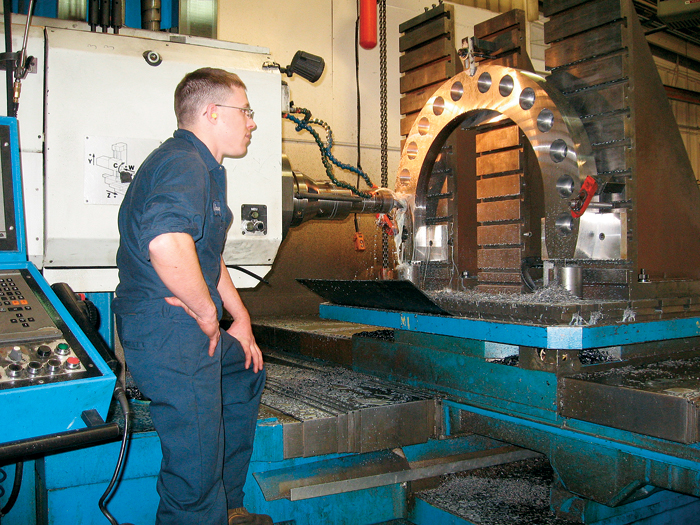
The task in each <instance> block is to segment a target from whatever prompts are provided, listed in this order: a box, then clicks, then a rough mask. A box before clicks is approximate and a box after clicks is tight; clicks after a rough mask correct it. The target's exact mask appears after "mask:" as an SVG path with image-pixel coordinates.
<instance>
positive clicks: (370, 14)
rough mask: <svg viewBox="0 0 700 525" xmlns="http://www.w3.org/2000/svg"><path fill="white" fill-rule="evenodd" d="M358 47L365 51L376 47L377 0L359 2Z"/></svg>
mask: <svg viewBox="0 0 700 525" xmlns="http://www.w3.org/2000/svg"><path fill="white" fill-rule="evenodd" d="M360 45H361V46H362V47H363V48H365V49H374V47H375V46H376V45H377V0H360Z"/></svg>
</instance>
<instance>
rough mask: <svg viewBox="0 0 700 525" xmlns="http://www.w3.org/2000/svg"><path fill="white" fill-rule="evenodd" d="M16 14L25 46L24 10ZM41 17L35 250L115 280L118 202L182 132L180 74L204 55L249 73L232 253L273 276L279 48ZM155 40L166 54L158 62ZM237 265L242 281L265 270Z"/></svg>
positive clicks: (31, 96) (31, 149) (110, 286)
mask: <svg viewBox="0 0 700 525" xmlns="http://www.w3.org/2000/svg"><path fill="white" fill-rule="evenodd" d="M14 21H15V23H13V49H14V50H16V49H19V47H20V45H21V38H22V35H23V32H24V27H23V25H22V22H23V21H24V17H17V18H16V19H15V20H14ZM34 24H35V25H33V26H32V28H31V30H30V39H29V45H28V54H29V55H33V56H35V57H37V59H38V67H37V71H36V73H30V74H29V75H28V76H27V78H26V79H25V80H24V81H23V83H22V96H21V99H20V107H19V114H18V119H19V127H20V142H21V147H22V164H23V172H24V190H25V199H26V210H27V237H28V252H29V259H30V261H31V262H33V263H34V264H35V265H36V266H37V267H39V268H40V269H42V270H43V273H44V275H45V277H46V278H47V280H48V281H49V282H51V283H52V282H59V281H61V282H67V283H68V284H69V285H70V286H71V287H72V288H73V289H74V290H80V291H86V292H87V291H90V292H101V291H113V290H114V289H115V287H116V285H117V282H118V280H117V279H118V278H117V269H116V264H115V256H116V251H117V247H118V245H119V232H118V229H117V213H118V210H119V203H120V202H121V199H122V195H123V193H124V192H125V191H126V187H127V186H128V179H129V176H130V175H131V174H133V173H134V172H135V170H136V169H137V168H138V165H139V164H140V162H142V161H143V160H144V158H145V156H146V155H148V153H150V151H151V150H153V149H154V148H155V147H157V146H158V144H160V143H161V142H162V141H164V140H165V139H167V138H168V137H170V136H172V133H173V131H174V130H175V129H176V128H177V124H176V119H175V116H174V111H173V93H174V90H175V86H176V85H177V84H178V82H179V81H180V80H181V79H182V77H183V76H184V75H185V74H186V73H188V72H190V71H193V70H195V69H197V68H199V67H204V66H211V67H219V68H223V69H226V70H229V71H232V72H234V73H236V74H238V75H239V76H240V77H241V79H242V80H243V82H244V83H245V84H246V86H247V88H248V90H247V94H248V99H249V101H250V105H251V107H252V108H253V109H254V110H255V122H256V124H257V128H256V130H255V131H254V132H253V138H252V142H251V144H250V146H249V148H248V153H247V155H246V156H245V157H243V158H241V159H225V161H224V165H225V166H226V169H227V173H228V181H229V186H228V204H229V207H230V208H231V210H232V211H233V216H234V220H233V224H232V226H231V229H230V230H229V233H228V240H227V244H226V248H225V250H224V260H225V262H226V263H227V264H229V265H239V266H243V267H245V268H247V269H248V270H251V271H253V272H254V273H256V274H258V275H261V276H264V275H265V274H266V273H267V272H268V271H269V269H270V267H271V265H272V262H273V260H274V258H275V255H276V253H277V250H278V248H279V245H280V243H281V242H282V182H281V174H282V136H281V135H282V131H281V128H282V126H281V99H282V83H281V78H280V73H279V71H278V70H276V69H266V68H263V64H264V63H265V62H266V61H269V60H271V57H270V55H269V52H268V49H266V48H261V47H255V46H248V45H243V44H234V43H227V42H221V41H215V40H209V39H203V38H197V37H189V36H183V35H171V34H167V33H157V32H149V31H142V30H133V29H127V28H124V29H123V30H122V32H121V34H119V35H114V34H110V33H93V32H90V31H89V26H88V25H87V24H83V23H75V22H65V21H60V20H49V19H39V20H37V21H35V23H34ZM37 24H42V25H37ZM54 26H56V27H54ZM146 52H155V53H157V54H158V56H159V58H160V59H161V60H162V61H161V62H160V63H159V64H158V65H151V64H149V63H148V62H147V60H146V59H145V57H144V53H146ZM0 91H1V92H3V93H4V89H1V90H0ZM122 176H123V178H122ZM251 207H252V208H253V209H258V208H260V209H262V210H264V211H265V214H264V215H263V217H264V218H265V224H264V225H259V227H258V228H256V229H254V230H253V231H251V230H246V228H245V227H244V224H245V221H243V219H244V218H243V217H241V213H242V209H245V210H250V209H251ZM231 275H232V277H233V278H234V283H236V285H237V286H239V287H251V286H255V285H256V284H257V282H258V281H257V280H255V279H254V278H252V277H249V276H247V275H245V274H243V273H241V272H238V271H232V272H231Z"/></svg>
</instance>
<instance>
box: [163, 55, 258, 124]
mask: <svg viewBox="0 0 700 525" xmlns="http://www.w3.org/2000/svg"><path fill="white" fill-rule="evenodd" d="M233 88H241V89H243V90H245V89H246V87H245V84H244V83H243V81H242V80H241V79H240V78H239V76H238V75H236V74H235V73H230V72H228V71H224V70H223V69H216V68H212V67H203V68H201V69H198V70H196V71H192V72H191V73H188V74H187V75H185V77H184V78H183V79H182V80H181V81H180V83H179V84H178V85H177V88H175V116H176V117H177V125H178V127H186V126H189V125H190V124H192V123H193V122H194V120H195V118H196V117H197V113H198V112H199V111H202V110H203V109H202V108H204V107H205V106H206V105H207V104H212V103H213V104H223V103H224V102H226V100H227V99H228V97H229V96H230V95H231V90H232V89H233Z"/></svg>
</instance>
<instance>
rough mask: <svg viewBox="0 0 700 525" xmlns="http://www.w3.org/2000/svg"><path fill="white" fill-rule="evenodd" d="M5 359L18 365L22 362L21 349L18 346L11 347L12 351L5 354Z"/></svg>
mask: <svg viewBox="0 0 700 525" xmlns="http://www.w3.org/2000/svg"><path fill="white" fill-rule="evenodd" d="M7 357H8V359H9V360H10V361H15V362H16V363H19V362H20V361H22V349H21V348H20V347H19V346H14V347H12V350H10V353H9V354H7Z"/></svg>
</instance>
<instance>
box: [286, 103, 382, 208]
mask: <svg viewBox="0 0 700 525" xmlns="http://www.w3.org/2000/svg"><path fill="white" fill-rule="evenodd" d="M290 113H301V114H303V115H304V118H303V119H300V118H297V117H295V116H293V115H291V114H290ZM290 113H283V114H282V116H283V117H284V118H286V119H288V120H291V121H292V122H294V123H295V124H296V125H297V126H296V128H295V129H296V131H301V130H302V129H305V130H306V131H308V132H309V133H311V135H312V136H313V138H314V140H315V141H316V144H317V145H318V147H319V149H320V150H321V160H322V162H323V165H324V166H325V168H326V174H327V175H328V178H329V179H330V180H331V181H332V182H333V184H335V185H336V186H338V187H340V188H345V189H347V190H350V191H351V192H353V193H354V194H355V195H359V196H360V197H364V198H366V199H368V198H371V197H372V195H371V194H370V193H367V192H363V191H361V190H359V189H358V188H356V187H355V186H353V185H352V184H349V183H347V182H343V181H340V180H338V179H337V178H336V177H335V175H334V174H333V164H335V165H336V166H338V167H339V168H341V169H344V170H347V171H351V172H353V173H356V174H357V175H359V176H360V177H362V178H363V179H364V180H365V182H366V183H367V185H368V186H369V187H370V188H376V186H375V185H374V184H373V183H372V181H371V179H370V178H369V175H367V174H366V173H365V172H364V171H362V170H361V169H358V168H356V167H354V166H351V165H350V164H345V163H343V162H340V161H339V160H338V159H336V158H335V156H333V153H332V152H331V149H332V148H333V132H332V130H331V128H330V126H329V125H328V124H327V123H325V122H324V121H322V120H319V119H312V118H311V111H309V110H308V109H305V108H292V109H291V110H290ZM311 124H315V125H318V126H321V127H323V129H325V130H326V139H327V143H326V144H324V143H323V141H322V140H321V137H320V136H319V134H318V133H317V132H316V130H315V129H313V128H312V127H311Z"/></svg>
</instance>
